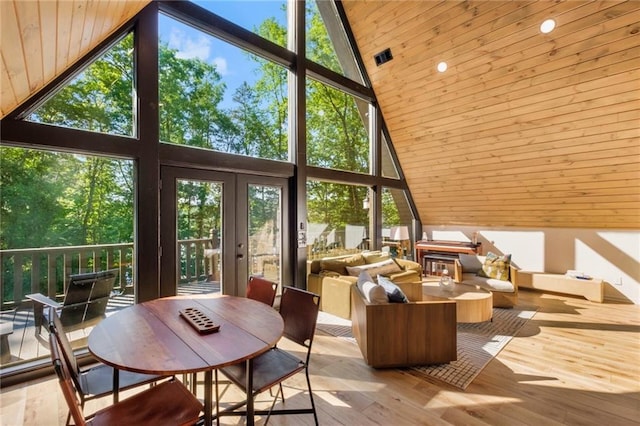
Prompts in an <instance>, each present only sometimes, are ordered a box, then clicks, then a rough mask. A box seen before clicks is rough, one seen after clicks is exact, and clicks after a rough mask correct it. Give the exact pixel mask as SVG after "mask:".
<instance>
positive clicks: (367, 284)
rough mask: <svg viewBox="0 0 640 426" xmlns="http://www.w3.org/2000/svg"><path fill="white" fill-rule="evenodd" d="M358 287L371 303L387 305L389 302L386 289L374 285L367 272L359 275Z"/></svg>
mask: <svg viewBox="0 0 640 426" xmlns="http://www.w3.org/2000/svg"><path fill="white" fill-rule="evenodd" d="M356 285H357V286H358V290H360V293H362V295H363V296H364V298H365V299H366V300H367V302H369V303H387V302H388V301H389V298H388V297H387V293H386V291H385V289H384V287H382V286H381V285H378V284H376V283H374V282H373V280H372V279H371V275H369V273H368V272H367V271H362V272H361V273H360V275H358V281H357V283H356Z"/></svg>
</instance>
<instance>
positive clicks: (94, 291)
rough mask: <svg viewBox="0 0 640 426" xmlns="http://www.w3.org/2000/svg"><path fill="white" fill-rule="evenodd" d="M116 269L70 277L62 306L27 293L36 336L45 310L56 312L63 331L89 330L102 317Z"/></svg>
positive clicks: (40, 296)
mask: <svg viewBox="0 0 640 426" xmlns="http://www.w3.org/2000/svg"><path fill="white" fill-rule="evenodd" d="M117 276H118V270H117V269H113V270H109V271H101V272H88V273H84V274H76V275H70V276H69V285H68V287H67V292H66V293H65V295H64V300H63V301H62V303H58V302H56V301H55V300H53V299H50V298H49V297H47V296H45V295H43V294H41V293H34V294H27V296H26V297H27V298H28V299H31V300H32V301H33V319H34V323H35V328H36V336H38V335H40V332H41V331H42V325H43V324H45V326H46V324H47V323H48V321H49V319H48V318H45V311H44V307H45V306H49V307H53V308H55V309H56V311H57V312H58V314H59V315H60V322H61V324H62V326H63V329H64V332H65V333H69V332H72V331H75V330H82V329H85V328H87V327H92V326H94V325H96V324H97V323H99V322H100V321H101V320H102V319H104V318H105V312H106V309H107V303H108V302H109V298H110V297H111V294H112V292H113V284H114V283H115V280H116V277H117Z"/></svg>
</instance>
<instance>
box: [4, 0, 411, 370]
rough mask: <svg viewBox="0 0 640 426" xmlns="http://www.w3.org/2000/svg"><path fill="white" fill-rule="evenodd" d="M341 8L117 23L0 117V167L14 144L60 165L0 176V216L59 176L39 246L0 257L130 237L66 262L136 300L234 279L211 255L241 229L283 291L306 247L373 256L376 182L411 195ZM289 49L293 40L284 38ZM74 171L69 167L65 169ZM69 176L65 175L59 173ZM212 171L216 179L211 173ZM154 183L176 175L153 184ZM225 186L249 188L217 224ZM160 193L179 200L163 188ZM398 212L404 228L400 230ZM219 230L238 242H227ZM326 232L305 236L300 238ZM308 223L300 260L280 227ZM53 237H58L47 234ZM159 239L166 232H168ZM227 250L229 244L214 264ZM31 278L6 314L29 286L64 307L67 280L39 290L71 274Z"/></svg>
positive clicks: (162, 5) (165, 14)
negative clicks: (105, 272)
mask: <svg viewBox="0 0 640 426" xmlns="http://www.w3.org/2000/svg"><path fill="white" fill-rule="evenodd" d="M247 8H250V9H251V12H252V13H247ZM299 8H304V9H303V10H300V9H299ZM342 16H343V13H342V12H341V6H340V4H336V3H334V2H332V1H321V2H316V1H313V0H309V1H307V2H301V1H293V0H289V1H285V0H281V1H259V2H240V3H239V2H234V1H228V2H225V1H220V2H197V1H195V2H163V1H157V2H152V3H151V4H149V5H148V6H147V7H146V8H145V9H143V11H142V12H141V13H140V14H139V15H138V16H137V17H136V18H135V19H134V20H133V21H132V23H131V24H130V26H128V27H126V28H123V29H122V30H121V31H119V32H116V33H114V34H112V35H111V36H110V37H109V38H108V39H107V40H105V41H104V43H103V44H102V45H101V46H98V48H97V49H96V51H95V52H92V55H90V56H88V57H86V58H84V59H83V60H81V61H80V62H79V63H78V64H76V65H74V66H73V67H72V68H71V69H70V71H69V73H68V74H65V75H64V76H61V77H60V78H59V79H58V80H56V81H53V82H52V83H51V85H49V86H47V87H46V88H45V89H44V90H43V91H42V92H40V93H39V94H37V95H36V96H35V97H34V98H33V99H31V100H29V101H28V102H27V103H26V104H25V105H23V106H22V107H21V108H20V109H19V110H17V111H15V112H14V113H12V114H10V115H9V116H7V117H5V118H3V120H2V127H3V134H2V144H3V147H2V150H3V152H2V154H3V157H5V156H6V158H7V160H8V159H9V158H11V157H10V156H9V154H7V153H9V152H10V151H7V150H15V152H17V153H21V155H24V156H25V157H29V156H27V155H26V153H29V154H32V153H37V155H39V156H41V157H43V158H48V156H52V157H56V156H57V157H59V158H67V160H66V161H67V162H68V163H67V164H66V165H65V166H64V167H63V166H56V167H54V166H51V167H50V168H49V169H47V172H46V173H43V174H38V172H36V170H37V164H35V163H31V162H28V161H26V162H24V164H23V167H24V169H23V171H22V174H23V175H25V176H27V177H28V178H29V179H30V183H29V184H26V183H24V184H22V183H20V182H18V181H16V179H15V177H14V175H12V174H4V173H3V175H2V182H0V184H1V185H2V189H3V193H2V195H1V197H2V208H3V209H5V205H6V203H5V198H6V199H7V200H8V199H9V195H10V194H14V193H15V194H21V193H29V192H32V193H33V192H35V190H36V189H37V190H38V191H46V188H47V186H46V183H47V182H49V181H52V182H56V183H57V185H56V191H57V192H56V191H54V190H53V189H52V190H50V191H47V195H49V196H50V197H51V198H52V199H53V198H55V203H57V204H55V203H54V204H55V205H56V206H57V207H56V208H57V209H59V210H56V211H55V214H53V213H52V212H50V211H49V210H48V209H49V208H50V206H49V204H48V203H45V202H44V201H43V202H42V203H39V204H32V205H31V206H30V209H28V210H25V211H23V212H22V215H21V216H20V219H21V220H23V221H24V223H25V224H23V225H22V226H23V228H22V229H23V232H24V233H25V234H26V233H28V231H33V232H34V233H35V234H37V235H38V236H39V237H42V239H41V240H38V239H36V240H27V239H24V240H23V241H22V242H21V243H20V244H18V243H17V242H16V241H18V240H16V239H13V240H10V239H7V238H5V237H4V234H3V238H2V241H1V242H2V247H0V249H1V250H2V251H3V254H4V253H5V251H10V250H23V249H33V250H40V249H41V248H43V247H67V246H74V247H75V246H78V247H82V248H81V249H79V250H80V251H86V250H88V249H87V247H92V246H96V245H98V246H100V245H105V244H106V245H109V244H113V245H116V246H119V245H126V246H127V247H126V248H125V249H123V250H125V251H124V252H123V253H124V254H119V253H120V252H118V254H117V255H116V254H108V255H105V256H106V258H105V259H106V260H103V259H102V258H101V256H102V255H100V254H95V255H93V256H92V257H87V256H86V255H85V254H78V255H77V256H76V257H78V258H81V259H83V261H85V263H84V264H83V263H82V262H80V263H78V265H79V266H78V268H80V267H84V268H85V269H91V268H93V269H96V270H98V269H105V268H112V267H113V268H119V269H121V270H122V271H123V273H122V275H121V277H120V278H119V286H117V290H118V293H120V296H130V299H129V300H130V303H133V302H135V301H141V300H148V299H151V298H154V297H159V296H163V295H167V294H175V293H177V292H179V286H180V285H182V284H188V283H190V282H191V281H193V282H195V283H199V284H200V283H209V282H216V281H220V276H221V275H224V274H225V271H226V272H229V273H230V271H228V270H225V268H224V266H225V265H233V264H234V263H226V264H225V259H224V257H225V256H229V257H230V258H231V259H232V260H234V261H235V260H236V259H237V257H238V256H239V255H240V254H241V253H240V251H238V247H239V244H243V243H240V242H239V241H240V240H241V239H243V238H245V236H246V238H247V241H248V243H247V244H246V247H249V251H250V253H251V256H252V257H251V262H250V266H251V269H250V268H249V266H247V273H257V274H265V275H269V274H272V275H273V274H277V275H278V276H280V277H281V279H283V280H285V281H286V282H283V283H281V284H286V285H297V286H300V287H304V286H305V281H304V272H301V273H298V271H294V270H293V269H294V266H293V265H298V264H299V263H300V261H304V260H306V257H307V255H308V254H309V253H310V252H311V251H313V252H316V253H319V250H320V246H319V245H318V244H323V245H324V249H330V247H332V246H333V247H335V246H342V247H344V248H348V249H353V250H361V249H365V248H371V249H374V248H379V246H380V241H382V237H381V229H382V222H384V221H385V220H387V219H386V218H388V217H389V216H387V213H386V210H385V209H383V208H381V206H382V205H383V203H386V201H385V200H386V198H384V197H385V195H384V194H385V192H384V191H383V187H384V188H388V191H391V192H392V193H393V194H394V195H393V197H392V199H393V200H394V202H395V203H398V200H402V199H404V200H405V203H406V204H407V205H408V207H407V208H406V209H404V210H402V209H401V208H400V206H399V205H398V207H397V209H398V211H401V212H404V213H408V214H409V215H412V213H411V211H412V210H411V208H410V207H411V202H410V198H408V197H407V194H406V185H405V182H404V181H403V179H402V173H401V170H400V168H399V166H398V164H397V162H396V159H395V155H394V153H393V148H392V145H391V143H390V140H389V138H388V135H386V136H383V135H384V126H383V123H382V115H381V114H380V113H379V112H378V111H377V109H376V103H375V96H374V93H373V91H372V90H371V88H370V87H368V80H367V78H366V75H365V73H364V71H363V67H362V66H361V65H360V63H359V61H358V57H357V54H355V53H354V47H353V45H352V43H351V39H350V37H349V33H348V27H346V26H345V25H344V24H343V22H341V17H342ZM303 23H304V25H303ZM301 39H302V40H304V48H302V47H301V46H300V45H299V44H296V40H301ZM300 105H304V108H300ZM26 147H31V149H27V148H26ZM301 152H303V153H304V155H300V153H301ZM12 155H13V154H12ZM300 158H304V159H305V161H298V160H299V159H300ZM3 162H4V158H3ZM71 164H73V165H74V166H73V167H75V169H74V170H75V171H76V173H70V172H68V170H70V167H71ZM85 168H86V170H84V169H85ZM3 172H4V164H3ZM65 173H67V174H66V175H65V176H64V177H65V178H67V179H70V180H68V181H67V180H63V179H62V175H63V174H65ZM90 173H94V175H90ZM215 173H218V174H224V177H223V178H221V180H218V178H217V175H216V176H213V175H212V174H215ZM90 176H93V177H94V178H95V180H94V181H93V183H95V185H93V184H91V182H92V181H90V180H89V178H90ZM166 176H170V177H171V178H172V179H173V180H172V182H171V183H169V182H166V181H163V179H164V177H166ZM59 177H60V178H59ZM248 177H251V179H250V178H248ZM240 181H243V182H245V183H246V186H241V185H239V182H240ZM220 182H226V183H225V185H227V187H228V188H229V189H228V190H229V191H232V192H233V191H237V190H238V188H242V190H246V191H247V197H245V198H243V200H245V201H242V202H244V203H248V204H247V205H246V211H247V212H248V213H247V215H248V216H247V218H246V220H242V221H240V220H236V221H235V222H234V221H227V222H225V217H227V218H228V216H229V215H233V214H234V212H235V211H237V210H234V209H237V208H239V207H238V206H241V204H236V203H235V201H238V200H235V201H234V202H233V203H226V204H225V203H224V201H221V199H220V198H216V197H217V196H219V194H221V191H222V187H221V186H220V185H221V183H220ZM29 185H31V187H30V186H29ZM172 185H174V186H172ZM167 187H171V188H173V189H175V190H172V191H165V190H163V189H166V188H167ZM30 188H34V189H30ZM290 188H296V189H297V190H296V191H289V189H290ZM82 191H84V192H86V194H84V198H80V194H81V192H82ZM16 197H17V198H16V200H18V199H19V197H18V196H16ZM167 197H173V198H172V202H173V204H170V205H171V207H172V210H171V211H172V214H174V215H175V220H173V219H172V220H162V219H161V214H160V213H161V211H163V210H162V207H161V206H163V205H165V204H166V203H165V201H166V198H167ZM282 197H285V198H286V199H282ZM403 197H404V198H403ZM16 200H14V201H15V202H17V201H16ZM251 200H253V201H251ZM287 202H289V205H287ZM52 203H53V201H52ZM238 203H240V201H238ZM230 204H233V205H230ZM16 206H18V207H16ZM11 208H12V211H11V213H12V214H13V216H10V215H7V216H4V217H5V218H6V220H10V219H11V218H12V217H18V216H17V211H18V209H19V204H16V205H14V206H12V207H11ZM51 208H53V207H51ZM243 208H244V207H243ZM226 209H229V210H226ZM88 210H91V211H90V212H89V211H88ZM4 212H5V211H4V210H3V215H4ZM290 212H292V214H290ZM404 213H401V215H400V216H402V214H404ZM408 217H409V216H402V220H401V221H400V223H403V224H404V223H409V222H410V221H408V219H407V218H408ZM45 218H46V219H51V220H53V221H52V222H47V221H43V220H44V219H45ZM62 218H64V220H67V221H68V223H69V226H65V223H67V222H64V221H62ZM54 219H55V220H54ZM394 220H395V219H394ZM29 221H30V222H29ZM282 221H284V222H283V223H281V222H282ZM26 223H29V224H28V225H26ZM228 223H232V224H233V226H234V227H240V228H241V229H240V230H241V231H244V234H243V233H242V232H236V233H235V234H234V236H233V238H232V237H230V236H229V234H228V233H227V234H225V232H228V231H227V228H228V226H225V224H228ZM294 224H295V225H294ZM325 224H326V226H325V228H324V229H323V230H322V231H319V232H318V235H317V236H315V237H316V238H315V239H314V238H312V237H313V236H314V235H312V234H313V231H312V228H313V229H316V228H317V229H319V228H320V227H321V226H323V225H325ZM80 225H82V226H85V225H86V235H85V234H78V233H74V234H73V235H71V230H72V229H75V228H76V227H80ZM89 225H90V226H89ZM301 225H302V226H301ZM7 226H9V225H7ZM307 226H308V232H309V239H308V241H311V240H313V242H312V244H309V245H308V246H307V247H304V250H302V249H301V248H300V247H301V246H302V245H299V246H298V247H295V246H294V245H295V243H294V241H295V240H294V239H293V238H291V237H290V235H296V234H294V232H293V230H300V229H303V228H305V227H307ZM4 228H5V224H4V223H3V230H4ZM41 228H42V231H40V229H41ZM7 229H8V228H7ZM61 229H66V231H67V232H68V233H69V234H70V235H67V234H64V233H63V234H61V236H58V237H57V238H58V240H55V241H53V242H52V241H50V240H49V239H48V238H50V237H49V233H50V232H52V231H60V230H61ZM12 231H14V232H19V231H20V228H16V229H14V230H12ZM169 234H170V235H172V236H174V237H175V238H172V239H170V240H166V239H164V236H166V235H169ZM245 234H246V235H245ZM63 236H64V238H63ZM80 236H82V238H80ZM72 237H73V238H72ZM163 241H164V243H163ZM225 241H227V242H228V241H233V243H234V244H236V243H238V244H237V245H236V247H235V248H234V250H229V252H228V253H225V254H221V253H222V252H220V251H219V250H220V249H221V248H223V247H225ZM163 244H170V245H171V250H169V248H167V247H163V246H162V245H163ZM299 244H300V243H299ZM177 247H179V249H178V248H177ZM296 248H297V249H298V250H296ZM109 250H110V249H109ZM109 250H107V253H111V252H110V251H109ZM118 250H120V249H118ZM167 253H172V256H173V257H172V258H171V259H168V258H167ZM247 253H249V252H247ZM216 254H217V255H218V256H216ZM3 261H4V257H3ZM30 262H31V263H32V264H33V265H36V264H40V263H41V262H40V263H39V262H33V261H30ZM169 262H170V264H171V265H174V266H175V271H177V272H176V273H175V274H173V272H172V275H175V276H171V277H169V278H170V279H167V280H164V278H163V277H162V276H161V271H162V270H163V268H162V267H161V266H163V265H165V264H169ZM54 263H55V262H54ZM235 263H237V262H235ZM247 265H249V263H247ZM16 268H17V269H16ZM38 268H40V272H43V271H42V270H43V269H47V271H48V272H47V274H48V275H42V274H41V278H38V279H39V280H40V283H39V284H38V285H36V284H35V281H33V280H32V278H30V279H31V280H32V281H29V284H28V287H29V288H23V287H15V286H14V287H12V288H11V290H8V288H9V287H8V283H9V278H8V276H7V277H6V278H5V276H4V275H3V280H2V293H3V299H2V302H3V309H4V308H5V307H15V308H17V311H13V312H14V314H15V313H16V312H23V311H24V312H27V311H29V310H30V309H31V305H30V304H29V302H28V301H27V300H26V299H25V298H24V296H25V295H26V292H27V291H35V290H36V289H39V290H40V291H45V290H46V291H47V292H49V293H50V295H51V296H54V297H57V298H58V300H61V299H62V297H63V295H64V288H63V287H61V286H60V283H63V282H64V280H63V279H61V280H58V281H56V283H55V284H54V285H53V287H51V286H50V285H49V284H48V283H49V277H52V276H53V275H56V276H58V275H65V274H68V273H69V272H71V271H72V270H73V269H68V270H62V272H57V271H56V272H55V274H52V273H51V269H50V267H49V266H47V267H46V268H45V267H44V266H36V267H35V270H36V271H37V269H38ZM249 269H250V270H249ZM283 269H286V270H285V271H283ZM33 270H34V267H33V266H31V267H29V265H28V263H23V264H22V266H20V267H16V266H13V271H19V272H13V274H14V275H18V276H19V275H20V274H22V277H23V279H22V280H21V282H22V283H23V285H24V283H25V282H27V279H26V278H25V277H26V276H27V275H29V277H34V276H36V275H38V274H36V273H35V272H33ZM5 271H6V268H5ZM172 271H174V270H172ZM3 273H5V272H3ZM227 275H229V274H227ZM38 276H40V275H38ZM229 276H232V277H240V276H244V275H242V273H238V272H237V271H236V273H235V274H231V275H229ZM42 277H46V278H42ZM38 279H36V281H38ZM43 280H45V281H47V284H46V286H45V285H44V282H43ZM236 284H238V283H236ZM16 288H22V289H21V290H16ZM52 288H53V290H52ZM120 290H122V292H121V291H120ZM125 290H126V291H125ZM228 291H229V292H230V294H242V286H241V285H231V286H228ZM14 318H15V315H14ZM4 319H5V318H4V317H3V320H4ZM16 324H17V323H16V322H15V319H14V326H16ZM16 329H17V326H16ZM14 337H16V336H13V337H11V338H14ZM11 351H12V356H13V355H15V358H12V362H15V363H17V364H19V363H21V362H23V361H32V360H34V359H36V358H40V359H41V360H43V361H44V363H46V354H45V353H35V354H32V355H29V356H21V355H20V352H19V350H18V351H17V352H15V353H14V348H13V346H12V349H11ZM4 367H5V366H4V365H3V370H4Z"/></svg>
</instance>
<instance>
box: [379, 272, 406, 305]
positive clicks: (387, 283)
mask: <svg viewBox="0 0 640 426" xmlns="http://www.w3.org/2000/svg"><path fill="white" fill-rule="evenodd" d="M378 285H380V286H381V287H384V291H385V292H386V293H387V297H388V298H389V302H392V303H408V302H409V299H407V296H406V295H405V294H404V292H403V291H402V289H401V288H400V287H398V286H397V285H396V284H394V283H393V281H391V280H390V279H389V278H387V277H383V276H382V275H378Z"/></svg>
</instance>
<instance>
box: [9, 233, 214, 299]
mask: <svg viewBox="0 0 640 426" xmlns="http://www.w3.org/2000/svg"><path fill="white" fill-rule="evenodd" d="M210 246H211V240H210V239H209V238H201V239H190V240H180V241H178V253H180V278H179V283H178V284H186V283H191V282H200V281H206V280H208V279H210V278H214V279H215V278H216V274H217V271H218V270H219V268H218V262H219V250H212V249H211V248H210ZM133 249H134V245H133V243H121V244H101V245H87V246H69V247H43V248H27V249H15V250H0V265H1V266H2V271H0V295H1V296H2V309H11V308H13V307H16V306H19V305H20V304H21V303H22V302H24V301H25V300H26V299H25V295H26V294H30V293H42V294H46V295H47V296H49V297H51V298H53V299H56V298H57V299H58V300H60V299H61V298H62V297H63V295H64V294H65V292H66V289H67V285H68V281H69V275H72V274H78V273H84V272H96V271H103V270H107V269H117V270H118V278H117V279H116V282H115V288H114V289H115V290H117V291H124V290H127V289H130V288H134V286H135V274H134V273H133V268H134V264H133V259H134V256H133Z"/></svg>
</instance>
